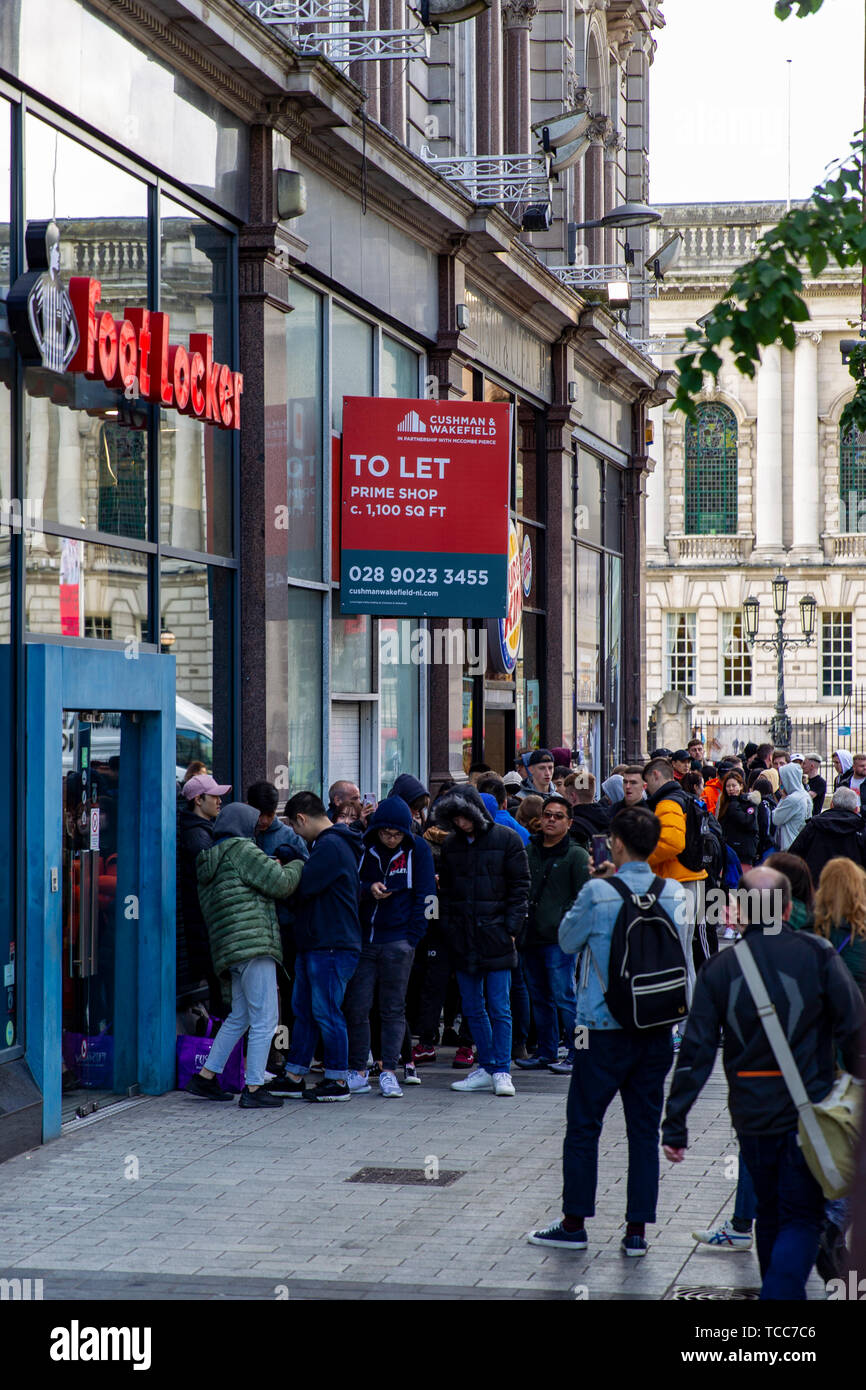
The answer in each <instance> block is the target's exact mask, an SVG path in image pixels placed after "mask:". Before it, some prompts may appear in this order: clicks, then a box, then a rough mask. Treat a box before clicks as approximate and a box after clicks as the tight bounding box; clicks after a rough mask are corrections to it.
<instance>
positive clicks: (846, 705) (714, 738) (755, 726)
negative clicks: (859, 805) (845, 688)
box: [693, 686, 866, 785]
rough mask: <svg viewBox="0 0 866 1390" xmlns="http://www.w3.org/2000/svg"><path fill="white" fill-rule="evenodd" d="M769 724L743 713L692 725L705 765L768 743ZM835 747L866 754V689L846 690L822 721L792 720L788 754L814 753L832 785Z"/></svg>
mask: <svg viewBox="0 0 866 1390" xmlns="http://www.w3.org/2000/svg"><path fill="white" fill-rule="evenodd" d="M770 727H771V725H770V721H769V720H768V721H767V722H765V723H761V722H756V721H755V720H753V719H750V718H749V715H748V713H747V712H744V713H743V715H742V716H741V717H740V718H730V719H708V720H706V721H705V722H704V723H702V724H694V725H693V734H694V736H695V737H698V736H700V737H702V738H703V740H704V746H705V748H706V756H707V761H708V762H716V761H717V760H718V759H719V758H721V757H723V756H724V755H725V754H726V753H734V754H737V753H740V752H742V749H743V747H744V746H745V744H747V743H769V742H771V736H770ZM837 748H843V749H846V750H847V751H848V752H849V753H851V754H854V753H866V688H864V687H863V686H857V687H856V688H852V689H851V690H849V692H848V694H847V695H846V696H845V697H844V699H843V700H842V701H841V702H840V703H839V704H838V705H837V706H836V708H835V709H832V710H828V711H827V714H826V715H825V716H824V717H823V718H817V719H792V721H791V744H790V750H789V751H790V752H791V753H802V754H804V755H806V754H808V753H816V754H817V755H818V756H819V757H820V759H821V762H822V764H823V768H822V771H823V774H824V775H825V776H826V775H827V773H828V771H829V772H830V774H831V776H830V777H828V782H829V783H830V785H832V768H831V766H830V761H831V759H832V756H833V753H834V752H835V751H836V749H837Z"/></svg>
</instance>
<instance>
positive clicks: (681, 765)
mask: <svg viewBox="0 0 866 1390" xmlns="http://www.w3.org/2000/svg"><path fill="white" fill-rule="evenodd" d="M671 767H672V768H673V770H674V777H675V778H676V780H677V781H678V782H681V781H682V780H683V778H684V777H685V775H686V773H687V772H690V771H691V767H692V760H691V758H690V757H689V754H688V750H687V749H685V748H678V749H677V751H676V752H675V753H672V754H671Z"/></svg>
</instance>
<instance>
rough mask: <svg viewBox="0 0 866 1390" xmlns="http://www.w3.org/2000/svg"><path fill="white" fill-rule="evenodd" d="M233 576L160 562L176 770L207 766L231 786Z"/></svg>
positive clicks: (212, 568)
mask: <svg viewBox="0 0 866 1390" xmlns="http://www.w3.org/2000/svg"><path fill="white" fill-rule="evenodd" d="M233 580H234V574H233V572H232V571H231V570H227V569H223V568H221V567H218V566H216V565H214V566H210V565H199V564H194V563H193V562H192V561H191V560H174V559H163V561H162V565H161V583H160V606H161V609H162V612H161V625H160V634H159V638H160V650H161V651H163V652H167V653H169V654H170V655H172V656H174V658H175V661H176V669H177V685H176V689H177V701H176V704H177V755H176V756H177V765H178V768H179V769H181V768H183V769H185V768H186V767H187V766H188V765H189V763H191V762H193V761H194V760H196V761H201V762H203V763H205V764H206V766H207V768H208V771H209V772H211V773H212V774H213V775H214V776H215V777H216V778H217V781H220V782H224V781H231V766H232V727H231V725H232V721H231V710H232V690H231V669H232V666H231V633H232V589H233Z"/></svg>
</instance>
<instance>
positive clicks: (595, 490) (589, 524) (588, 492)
mask: <svg viewBox="0 0 866 1390" xmlns="http://www.w3.org/2000/svg"><path fill="white" fill-rule="evenodd" d="M601 468H602V465H601V463H600V461H599V460H598V459H597V458H595V457H594V456H593V455H592V454H586V453H584V452H583V450H581V452H580V454H579V456H578V460H577V504H576V510H575V530H576V531H577V536H578V540H581V541H587V542H588V543H589V544H590V545H601Z"/></svg>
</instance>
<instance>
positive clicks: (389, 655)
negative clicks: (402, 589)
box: [379, 618, 421, 796]
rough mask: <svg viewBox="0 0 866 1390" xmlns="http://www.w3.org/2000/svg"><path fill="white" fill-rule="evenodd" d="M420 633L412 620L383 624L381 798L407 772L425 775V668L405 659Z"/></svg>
mask: <svg viewBox="0 0 866 1390" xmlns="http://www.w3.org/2000/svg"><path fill="white" fill-rule="evenodd" d="M417 630H418V624H417V623H413V622H412V621H411V620H410V619H409V618H383V619H382V620H381V622H380V633H381V639H380V640H381V645H380V662H381V665H380V667H379V690H380V698H379V731H380V742H381V763H382V781H381V787H380V793H379V794H380V796H387V795H388V793H389V792H390V790H391V788H392V787H393V785H394V783H395V781H396V780H397V778H398V777H399V776H400V774H401V773H403V772H410V773H412V775H413V776H415V777H420V776H421V766H420V762H421V751H420V729H419V719H420V715H419V709H418V679H419V674H420V671H421V668H420V667H419V666H416V665H415V664H414V663H413V662H411V661H409V662H406V661H404V660H403V659H402V654H403V653H404V652H411V651H412V650H413V647H412V638H413V635H414V633H415V632H416V631H417ZM398 653H399V655H398Z"/></svg>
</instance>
